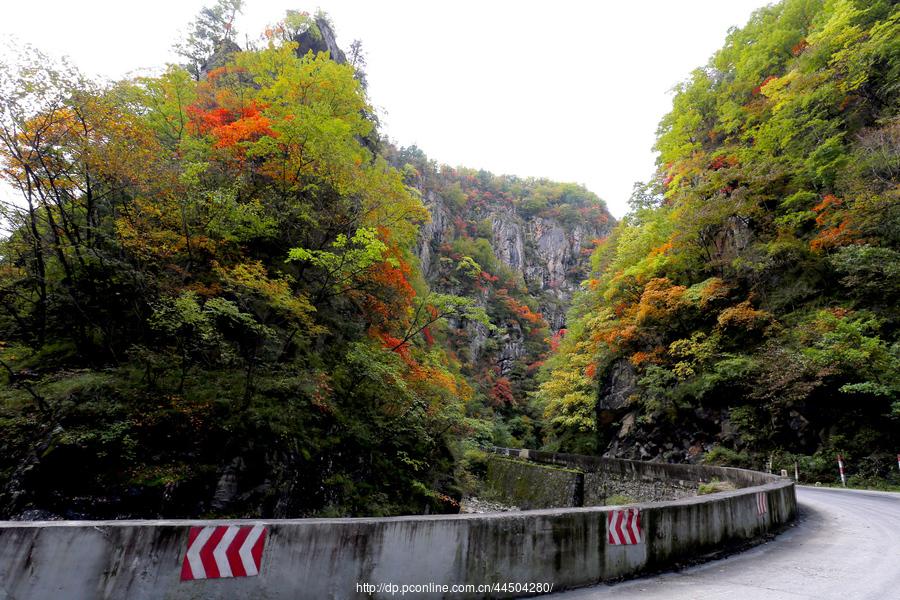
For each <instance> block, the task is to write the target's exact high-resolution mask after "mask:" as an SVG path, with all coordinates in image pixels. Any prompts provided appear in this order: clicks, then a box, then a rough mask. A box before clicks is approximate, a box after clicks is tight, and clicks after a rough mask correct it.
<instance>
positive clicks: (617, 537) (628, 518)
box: [606, 508, 643, 546]
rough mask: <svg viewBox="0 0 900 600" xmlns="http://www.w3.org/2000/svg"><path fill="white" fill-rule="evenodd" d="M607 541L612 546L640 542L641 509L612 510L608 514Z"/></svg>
mask: <svg viewBox="0 0 900 600" xmlns="http://www.w3.org/2000/svg"><path fill="white" fill-rule="evenodd" d="M606 533H607V541H608V542H609V544H610V545H612V546H627V545H632V544H640V543H641V542H642V541H643V539H642V533H641V511H639V510H638V509H636V508H626V509H624V510H611V511H609V513H607V515H606Z"/></svg>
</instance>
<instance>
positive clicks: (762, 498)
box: [756, 492, 769, 516]
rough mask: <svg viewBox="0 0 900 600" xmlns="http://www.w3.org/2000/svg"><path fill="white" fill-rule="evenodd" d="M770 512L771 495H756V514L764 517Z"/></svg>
mask: <svg viewBox="0 0 900 600" xmlns="http://www.w3.org/2000/svg"><path fill="white" fill-rule="evenodd" d="M767 512H769V495H768V494H766V493H765V492H757V493H756V514H758V515H760V516H762V515H764V514H766V513H767Z"/></svg>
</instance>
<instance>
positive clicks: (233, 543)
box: [181, 525, 266, 581]
mask: <svg viewBox="0 0 900 600" xmlns="http://www.w3.org/2000/svg"><path fill="white" fill-rule="evenodd" d="M265 545H266V528H265V527H263V526H262V525H218V526H210V527H191V532H190V535H189V536H188V548H187V552H186V553H185V555H184V562H183V563H182V565H181V580H182V581H190V580H192V579H218V578H220V577H251V576H253V575H259V567H260V564H261V563H262V555H263V549H264V548H265Z"/></svg>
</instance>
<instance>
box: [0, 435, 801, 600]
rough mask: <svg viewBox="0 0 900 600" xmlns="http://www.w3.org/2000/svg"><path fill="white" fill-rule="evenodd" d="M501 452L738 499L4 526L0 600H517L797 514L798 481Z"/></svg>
mask: <svg viewBox="0 0 900 600" xmlns="http://www.w3.org/2000/svg"><path fill="white" fill-rule="evenodd" d="M492 450H493V451H495V452H498V453H501V454H507V455H513V456H518V457H522V458H529V459H531V460H536V461H539V462H547V463H555V464H560V465H567V466H569V467H577V468H579V469H582V470H584V471H586V472H588V471H590V472H602V471H604V470H606V471H607V472H610V473H617V474H619V475H622V476H631V477H634V478H677V479H680V480H682V481H691V482H700V481H709V480H710V479H712V478H719V479H722V480H728V481H732V482H733V483H735V485H737V486H738V487H739V488H740V489H737V490H736V491H731V492H722V493H718V494H710V495H705V496H700V497H693V498H685V499H681V500H675V501H671V502H655V503H641V504H634V505H630V506H629V507H584V508H559V509H548V510H533V511H523V512H512V513H495V514H479V515H433V516H408V517H390V518H371V519H369V518H354V519H286V520H266V519H261V520H249V521H244V520H228V521H194V520H177V521H78V522H71V521H46V522H11V521H6V522H0V600H43V599H48V600H49V599H53V600H56V599H59V598H65V599H67V600H95V599H98V598H103V599H119V598H128V599H129V600H145V599H147V600H149V599H160V598H161V599H171V600H182V599H185V600H186V599H200V598H202V599H210V600H216V599H222V600H225V599H228V600H232V599H235V598H252V599H254V600H267V599H286V600H287V599H290V600H295V599H298V598H299V599H302V598H314V599H316V600H323V599H338V598H393V597H401V595H400V592H401V591H405V592H406V593H405V597H407V598H503V597H515V596H523V595H531V594H533V593H536V592H542V591H546V590H547V586H546V585H544V584H552V585H553V590H554V591H556V590H561V589H564V588H571V587H578V586H586V585H591V584H594V583H597V582H600V581H608V580H614V579H619V578H623V577H630V576H634V575H637V574H640V573H643V572H648V571H655V570H659V569H665V568H666V567H670V566H672V565H673V564H675V563H680V562H683V561H686V560H689V559H691V558H695V557H698V556H702V555H705V554H708V553H710V552H715V551H719V550H723V549H726V548H728V547H734V546H737V545H742V544H745V543H747V542H750V541H752V540H755V539H760V538H762V537H764V536H766V535H767V534H769V533H770V532H774V531H776V530H778V529H779V528H781V527H783V526H784V525H786V524H787V523H789V522H790V521H791V520H792V519H793V518H794V517H795V515H796V512H797V502H796V496H795V493H794V484H793V482H792V481H790V480H787V479H782V478H780V477H776V476H773V475H766V474H763V473H757V472H754V471H747V470H742V469H730V468H724V467H712V466H690V465H669V464H661V463H642V462H638V461H625V460H616V459H605V458H598V457H588V456H577V455H564V454H552V453H544V452H535V451H519V450H510V449H501V448H497V449H492ZM638 524H639V526H638ZM255 570H258V574H255V575H254V571H255ZM229 574H230V575H231V577H227V575H229ZM247 575H249V576H247ZM202 577H205V578H202ZM404 585H405V586H413V587H407V588H406V589H405V590H404V589H403V587H402V586H404ZM485 585H487V586H491V589H490V591H485V590H484V588H479V586H485ZM416 586H418V587H416ZM444 586H446V587H444ZM454 586H472V587H469V588H468V589H461V588H459V587H454Z"/></svg>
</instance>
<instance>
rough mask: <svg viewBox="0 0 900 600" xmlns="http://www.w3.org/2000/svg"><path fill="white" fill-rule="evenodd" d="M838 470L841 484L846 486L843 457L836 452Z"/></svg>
mask: <svg viewBox="0 0 900 600" xmlns="http://www.w3.org/2000/svg"><path fill="white" fill-rule="evenodd" d="M838 471H840V472H841V485H843V486H844V487H847V478H846V477H845V476H844V457H843V456H841V455H840V454H838Z"/></svg>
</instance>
